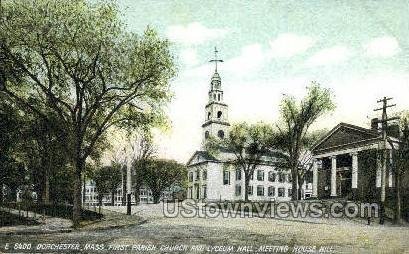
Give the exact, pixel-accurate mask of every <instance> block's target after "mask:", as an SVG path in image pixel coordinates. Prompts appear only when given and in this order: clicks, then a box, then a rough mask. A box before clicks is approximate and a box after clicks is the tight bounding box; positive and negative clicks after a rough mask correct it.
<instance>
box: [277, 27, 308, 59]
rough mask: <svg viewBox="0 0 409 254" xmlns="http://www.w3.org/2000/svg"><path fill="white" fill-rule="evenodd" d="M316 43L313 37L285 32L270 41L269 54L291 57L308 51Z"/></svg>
mask: <svg viewBox="0 0 409 254" xmlns="http://www.w3.org/2000/svg"><path fill="white" fill-rule="evenodd" d="M314 43H315V41H314V40H313V39H312V38H311V37H308V36H300V35H296V34H292V33H284V34H280V35H279V36H278V37H277V38H276V39H275V40H272V41H270V47H271V51H270V53H269V54H270V56H271V57H278V58H289V57H292V56H294V55H297V54H300V53H302V52H304V51H306V50H307V49H309V48H310V47H311V46H312V45H314Z"/></svg>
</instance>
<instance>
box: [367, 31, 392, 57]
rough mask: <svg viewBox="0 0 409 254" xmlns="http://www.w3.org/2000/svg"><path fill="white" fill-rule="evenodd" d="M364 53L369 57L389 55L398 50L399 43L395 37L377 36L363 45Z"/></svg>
mask: <svg viewBox="0 0 409 254" xmlns="http://www.w3.org/2000/svg"><path fill="white" fill-rule="evenodd" d="M364 49H365V51H366V55H367V56H369V57H391V56H393V55H395V54H397V53H398V52H399V51H400V48H399V43H398V41H397V40H396V38H395V37H390V36H384V37H378V38H375V39H373V40H371V41H370V42H368V43H366V44H365V45H364Z"/></svg>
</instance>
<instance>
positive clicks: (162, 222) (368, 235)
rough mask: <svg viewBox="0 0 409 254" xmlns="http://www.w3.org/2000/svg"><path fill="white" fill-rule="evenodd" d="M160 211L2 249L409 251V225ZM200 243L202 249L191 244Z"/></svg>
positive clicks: (1, 244)
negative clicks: (137, 221) (130, 222)
mask: <svg viewBox="0 0 409 254" xmlns="http://www.w3.org/2000/svg"><path fill="white" fill-rule="evenodd" d="M118 209H122V208H118ZM161 211H162V208H161V206H160V205H142V206H140V207H138V208H136V209H134V210H133V213H134V214H137V215H139V216H142V217H144V218H146V219H147V221H146V222H145V223H143V224H141V225H137V226H129V227H125V228H117V229H107V230H96V231H74V232H71V233H61V234H53V235H15V236H6V237H2V239H0V248H1V249H0V250H2V251H3V252H5V253H16V251H15V250H12V251H10V250H8V251H6V250H5V246H6V244H7V243H8V244H9V245H8V246H9V247H13V246H14V245H15V244H16V243H20V244H21V243H27V244H31V250H29V251H27V252H34V251H35V250H36V247H37V246H40V247H44V246H45V247H46V245H41V244H47V243H49V244H50V243H51V244H63V243H71V244H79V246H80V248H81V250H80V251H75V250H68V251H67V250H66V251H65V252H66V253H68V252H69V253H78V252H82V253H114V252H118V253H191V252H194V253H215V252H217V251H224V252H230V253H234V252H235V251H237V250H238V249H237V248H241V250H242V251H241V252H242V253H243V252H245V251H244V250H247V251H248V252H250V253H256V252H257V250H258V249H259V248H263V247H264V250H266V252H274V250H275V251H276V252H278V251H277V250H278V249H277V248H278V247H277V246H281V247H280V248H283V246H288V247H289V250H288V251H289V252H292V250H294V246H296V250H300V251H301V252H299V253H311V252H309V251H313V250H314V249H313V248H315V250H318V249H319V248H320V247H324V248H326V250H327V253H350V252H355V253H405V251H406V253H409V252H408V250H409V228H408V227H392V226H379V225H373V226H367V225H364V224H359V223H356V222H348V223H338V222H336V223H328V222H327V221H324V220H323V221H315V222H311V221H304V222H298V221H291V220H281V219H271V218H182V217H176V218H165V217H164V216H163V215H162V212H161ZM39 244H40V245H39ZM86 244H88V245H87V246H86ZM197 245H201V246H197ZM195 246H196V247H197V249H198V250H197V251H193V250H192V248H194V247H195ZM230 246H231V247H230ZM314 246H315V247H314ZM17 247H24V245H17ZM51 247H52V246H51ZM54 247H56V246H54ZM85 247H87V248H88V249H87V250H85ZM125 247H126V249H124V248H125ZM199 247H201V248H199ZM113 248H116V250H115V249H113ZM121 248H122V249H121ZM132 248H133V249H132ZM149 248H151V249H149ZM172 248H173V249H172ZM185 248H187V249H185ZM274 248H276V249H274ZM23 252H24V251H23ZM39 252H44V250H41V251H39ZM49 252H51V250H50V251H49Z"/></svg>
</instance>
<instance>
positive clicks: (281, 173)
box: [278, 172, 285, 183]
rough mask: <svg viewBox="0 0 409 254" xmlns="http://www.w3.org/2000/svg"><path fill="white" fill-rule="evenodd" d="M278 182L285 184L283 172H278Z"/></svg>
mask: <svg viewBox="0 0 409 254" xmlns="http://www.w3.org/2000/svg"><path fill="white" fill-rule="evenodd" d="M278 181H279V182H280V183H284V182H285V174H284V173H283V172H280V173H279V174H278Z"/></svg>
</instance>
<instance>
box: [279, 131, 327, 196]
mask: <svg viewBox="0 0 409 254" xmlns="http://www.w3.org/2000/svg"><path fill="white" fill-rule="evenodd" d="M325 133H327V130H316V131H312V132H309V133H308V134H307V135H305V136H304V137H303V139H302V140H301V145H300V146H301V149H300V154H299V156H298V163H297V179H296V181H297V186H300V187H299V188H298V189H297V190H294V191H297V192H298V194H297V196H298V199H301V197H302V196H303V195H302V188H301V187H302V185H303V184H304V183H305V180H306V175H307V174H308V172H309V171H311V170H312V166H313V164H312V154H311V148H312V146H313V145H314V144H315V143H316V142H317V141H318V140H319V139H320V138H321V137H322V136H323V135H324V134H325ZM287 142H288V134H287V133H283V132H279V133H278V134H276V135H275V136H274V138H273V141H272V142H271V148H272V152H273V154H274V156H275V157H277V158H278V159H279V160H278V162H277V165H278V167H279V168H281V169H284V170H286V171H290V172H291V165H293V164H292V158H291V157H290V156H289V153H288V152H287V149H286V148H287V145H286V144H287ZM292 179H294V178H292Z"/></svg>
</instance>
